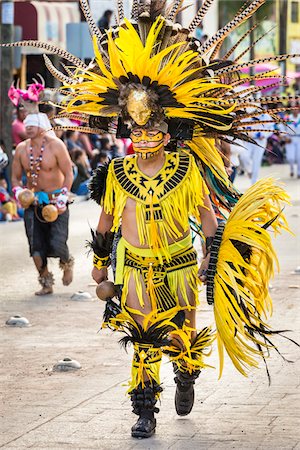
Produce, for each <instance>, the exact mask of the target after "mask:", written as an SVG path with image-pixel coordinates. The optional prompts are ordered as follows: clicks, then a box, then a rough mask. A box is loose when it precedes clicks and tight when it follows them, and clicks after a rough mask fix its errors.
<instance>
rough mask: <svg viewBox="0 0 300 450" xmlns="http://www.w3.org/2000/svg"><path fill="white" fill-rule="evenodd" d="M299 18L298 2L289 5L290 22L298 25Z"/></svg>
mask: <svg viewBox="0 0 300 450" xmlns="http://www.w3.org/2000/svg"><path fill="white" fill-rule="evenodd" d="M298 17H299V2H292V3H291V22H292V23H298Z"/></svg>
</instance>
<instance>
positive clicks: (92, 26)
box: [79, 0, 102, 41]
mask: <svg viewBox="0 0 300 450" xmlns="http://www.w3.org/2000/svg"><path fill="white" fill-rule="evenodd" d="M79 1H80V6H81V10H82V12H83V14H84V17H85V20H86V21H87V23H88V26H89V30H90V35H91V36H96V37H97V40H98V41H100V40H101V38H102V33H101V32H100V30H99V28H98V27H97V25H96V22H95V21H94V19H93V16H92V14H91V10H90V6H89V3H88V1H87V0H79Z"/></svg>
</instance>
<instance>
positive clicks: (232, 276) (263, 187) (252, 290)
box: [214, 179, 289, 376]
mask: <svg viewBox="0 0 300 450" xmlns="http://www.w3.org/2000/svg"><path fill="white" fill-rule="evenodd" d="M288 202H289V197H288V195H287V193H286V192H285V191H284V190H283V188H282V187H281V186H279V185H277V184H276V183H275V182H274V180H272V179H263V180H261V181H259V182H257V183H256V184H255V185H253V186H252V187H251V188H250V189H249V190H248V191H247V192H246V193H245V194H244V195H243V196H242V198H241V199H240V200H239V201H238V203H237V204H236V206H235V207H234V209H233V211H232V213H231V214H230V216H229V218H228V221H227V223H226V225H225V229H224V233H223V237H222V242H221V246H220V249H219V254H218V261H217V266H216V275H215V279H214V298H215V301H214V314H215V321H216V327H217V342H218V349H219V358H220V376H221V374H222V370H223V362H224V349H225V350H226V352H227V353H228V355H229V357H230V358H231V360H232V362H233V364H234V365H235V367H236V368H237V370H238V371H239V372H240V373H242V374H243V375H245V376H247V372H248V370H249V369H250V368H251V367H256V366H258V359H259V357H263V358H264V353H263V350H264V349H267V348H268V347H270V346H272V344H271V343H270V341H269V340H268V341H267V340H266V339H265V337H267V336H268V334H269V333H270V328H269V326H268V325H267V324H266V322H265V321H266V320H267V319H268V317H269V316H270V315H271V313H272V300H271V298H270V295H269V293H268V286H269V280H270V277H271V276H273V272H274V262H275V263H276V264H277V265H278V261H277V257H276V254H275V251H274V248H273V246H272V242H271V237H270V234H269V232H268V231H267V230H266V229H264V228H262V227H263V225H265V224H266V223H268V221H270V220H271V219H275V220H274V222H273V223H272V224H271V225H270V227H271V228H272V229H273V231H274V233H275V234H276V233H279V232H280V231H281V230H287V231H289V230H288V226H287V222H286V219H285V217H284V215H283V214H282V205H283V204H284V203H288ZM237 242H239V243H241V244H246V245H247V246H249V247H250V249H251V250H250V252H249V253H248V255H243V256H244V257H243V256H242V253H243V252H242V251H241V252H240V251H239V250H238V249H237V247H238V244H237ZM234 244H235V245H234ZM249 247H248V248H249Z"/></svg>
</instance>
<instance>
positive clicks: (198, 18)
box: [189, 0, 214, 32]
mask: <svg viewBox="0 0 300 450" xmlns="http://www.w3.org/2000/svg"><path fill="white" fill-rule="evenodd" d="M213 2H214V0H206V1H205V2H204V5H202V6H201V8H200V9H199V11H198V12H197V14H196V16H195V17H194V19H193V20H192V22H191V23H190V25H189V31H190V32H192V31H194V29H195V28H196V27H197V26H198V25H199V24H200V23H201V22H202V20H203V17H204V16H205V14H206V13H207V11H208V10H209V8H210V6H211V5H212V3H213Z"/></svg>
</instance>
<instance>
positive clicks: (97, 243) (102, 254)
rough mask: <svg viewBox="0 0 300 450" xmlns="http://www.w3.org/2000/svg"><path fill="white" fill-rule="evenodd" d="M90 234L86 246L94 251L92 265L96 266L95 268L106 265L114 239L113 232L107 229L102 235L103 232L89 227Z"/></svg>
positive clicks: (108, 261)
mask: <svg viewBox="0 0 300 450" xmlns="http://www.w3.org/2000/svg"><path fill="white" fill-rule="evenodd" d="M91 234H92V240H91V241H87V247H89V248H90V249H91V250H92V251H93V252H94V258H93V263H94V266H95V267H97V269H102V268H103V267H108V266H109V264H110V254H111V249H112V243H113V239H114V233H111V232H110V231H109V232H107V233H105V234H104V236H103V234H101V233H98V232H97V231H94V230H92V229H91Z"/></svg>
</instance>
